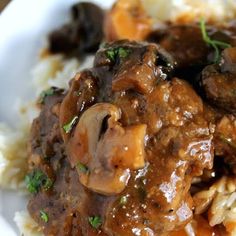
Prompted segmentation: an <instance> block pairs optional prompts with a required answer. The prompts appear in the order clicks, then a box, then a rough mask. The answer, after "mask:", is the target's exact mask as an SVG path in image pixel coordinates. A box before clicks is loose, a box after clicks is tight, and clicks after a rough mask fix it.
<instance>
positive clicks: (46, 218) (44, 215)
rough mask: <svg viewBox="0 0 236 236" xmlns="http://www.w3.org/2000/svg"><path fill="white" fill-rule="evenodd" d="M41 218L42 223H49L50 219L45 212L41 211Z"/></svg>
mask: <svg viewBox="0 0 236 236" xmlns="http://www.w3.org/2000/svg"><path fill="white" fill-rule="evenodd" d="M40 218H41V219H42V221H44V222H45V223H47V222H48V220H49V217H48V214H47V213H46V212H45V211H40Z"/></svg>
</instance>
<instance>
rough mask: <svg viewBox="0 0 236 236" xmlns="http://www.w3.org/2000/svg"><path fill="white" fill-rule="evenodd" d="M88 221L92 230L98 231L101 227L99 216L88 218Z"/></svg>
mask: <svg viewBox="0 0 236 236" xmlns="http://www.w3.org/2000/svg"><path fill="white" fill-rule="evenodd" d="M88 221H89V224H90V225H91V226H92V227H93V228H94V229H98V228H99V227H100V226H101V225H102V218H101V217H100V216H91V217H89V218H88Z"/></svg>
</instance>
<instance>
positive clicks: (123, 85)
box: [94, 40, 174, 94]
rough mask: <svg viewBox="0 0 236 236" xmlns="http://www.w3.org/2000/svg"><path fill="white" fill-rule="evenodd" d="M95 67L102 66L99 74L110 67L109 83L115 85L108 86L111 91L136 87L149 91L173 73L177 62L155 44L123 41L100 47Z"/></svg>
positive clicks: (144, 92)
mask: <svg viewBox="0 0 236 236" xmlns="http://www.w3.org/2000/svg"><path fill="white" fill-rule="evenodd" d="M94 67H95V68H97V67H98V68H99V70H98V73H104V72H106V71H107V67H109V68H110V72H111V73H109V71H107V72H108V75H109V77H110V78H108V80H109V81H110V83H109V81H105V82H108V83H109V84H110V85H111V87H112V88H108V89H110V90H111V91H114V92H118V91H122V90H129V89H133V90H135V91H137V92H139V93H141V94H146V93H149V92H151V91H152V90H153V88H154V87H155V85H156V84H157V83H158V82H159V81H162V80H165V79H167V77H168V76H170V74H171V71H172V70H173V68H174V63H173V59H172V57H171V56H170V55H169V54H168V53H167V52H166V51H165V50H163V49H162V48H160V47H159V46H157V45H155V44H147V43H136V42H135V41H133V42H129V41H126V40H121V41H117V42H115V43H109V44H106V45H105V47H104V48H102V49H100V50H99V51H98V52H97V54H96V56H95V60H94ZM95 73H96V71H95ZM98 76H99V77H100V76H101V75H98ZM103 82H104V81H102V82H101V83H103ZM105 87H106V85H105Z"/></svg>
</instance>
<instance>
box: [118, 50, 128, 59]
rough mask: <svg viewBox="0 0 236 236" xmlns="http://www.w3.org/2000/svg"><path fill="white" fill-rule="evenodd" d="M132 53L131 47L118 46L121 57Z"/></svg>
mask: <svg viewBox="0 0 236 236" xmlns="http://www.w3.org/2000/svg"><path fill="white" fill-rule="evenodd" d="M129 54H130V50H129V49H125V48H118V55H119V57H120V58H125V57H127V56H128V55H129Z"/></svg>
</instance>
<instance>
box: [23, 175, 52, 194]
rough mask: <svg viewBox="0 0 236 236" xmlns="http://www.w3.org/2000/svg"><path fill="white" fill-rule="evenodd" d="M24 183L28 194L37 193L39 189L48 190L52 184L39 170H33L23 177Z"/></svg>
mask: <svg viewBox="0 0 236 236" xmlns="http://www.w3.org/2000/svg"><path fill="white" fill-rule="evenodd" d="M25 183H26V187H27V189H28V191H29V192H30V193H37V192H38V191H39V190H40V188H43V189H44V190H46V191H47V190H49V189H50V188H51V187H52V185H53V182H52V180H51V179H50V178H48V176H47V175H46V174H44V173H43V172H42V171H41V170H34V171H33V172H31V173H29V174H28V175H26V176H25Z"/></svg>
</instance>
